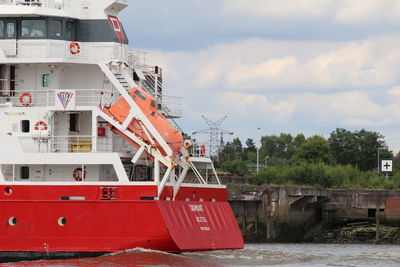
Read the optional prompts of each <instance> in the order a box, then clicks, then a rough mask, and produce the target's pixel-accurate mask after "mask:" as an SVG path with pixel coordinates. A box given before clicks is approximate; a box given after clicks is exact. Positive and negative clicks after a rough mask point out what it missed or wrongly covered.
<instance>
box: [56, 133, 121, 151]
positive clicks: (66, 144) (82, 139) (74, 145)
mask: <svg viewBox="0 0 400 267" xmlns="http://www.w3.org/2000/svg"><path fill="white" fill-rule="evenodd" d="M93 140H95V139H94V137H93V136H91V135H57V136H50V139H49V143H50V144H51V150H50V151H49V152H55V153H57V152H58V153H66V152H70V153H88V152H111V151H112V148H113V144H112V139H111V138H98V139H97V143H96V151H93Z"/></svg>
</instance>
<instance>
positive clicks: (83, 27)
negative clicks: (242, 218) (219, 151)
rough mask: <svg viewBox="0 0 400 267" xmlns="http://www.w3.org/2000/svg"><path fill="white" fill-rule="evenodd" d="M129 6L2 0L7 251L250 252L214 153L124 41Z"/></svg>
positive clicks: (105, 1) (100, 0)
mask: <svg viewBox="0 0 400 267" xmlns="http://www.w3.org/2000/svg"><path fill="white" fill-rule="evenodd" d="M125 7H127V1H126V0H30V1H27V0H0V120H1V124H0V144H1V147H2V149H1V151H0V168H1V172H0V254H1V256H3V259H6V258H7V257H8V258H13V257H18V256H21V257H24V258H25V257H41V256H52V255H55V256H60V255H69V256H72V255H75V254H78V253H79V254H81V253H105V252H114V251H121V250H126V249H131V248H135V247H142V248H149V249H156V250H162V251H168V252H182V251H195V250H214V249H237V248H243V239H242V236H241V233H240V230H239V228H238V225H237V223H236V220H235V217H234V215H233V213H232V210H231V208H230V206H229V203H228V202H227V190H226V187H225V186H224V185H221V183H220V182H219V179H218V176H217V174H216V172H215V169H214V167H213V164H212V161H211V160H210V159H209V158H207V157H204V153H203V152H204V151H203V149H199V144H196V143H194V142H193V141H192V140H190V138H189V137H188V136H186V135H184V134H182V133H181V132H180V131H179V130H177V129H176V127H175V126H173V125H171V124H170V121H169V119H172V118H179V117H181V110H180V99H179V98H177V97H171V96H166V95H164V94H163V90H164V88H163V83H162V81H163V77H162V69H161V68H160V67H157V66H150V65H147V64H146V62H145V52H142V51H138V50H133V49H130V48H129V47H128V38H127V36H126V34H125V32H124V29H123V27H122V25H121V23H120V21H119V19H118V13H119V12H120V11H121V10H123V9H124V8H125ZM202 147H203V146H202ZM188 172H192V173H193V174H194V177H195V179H191V180H188V178H187V174H188ZM4 257H5V258H4Z"/></svg>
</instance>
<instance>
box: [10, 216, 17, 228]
mask: <svg viewBox="0 0 400 267" xmlns="http://www.w3.org/2000/svg"><path fill="white" fill-rule="evenodd" d="M8 224H9V225H12V226H14V225H16V224H17V218H15V217H10V218H9V219H8Z"/></svg>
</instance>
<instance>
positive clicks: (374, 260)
mask: <svg viewBox="0 0 400 267" xmlns="http://www.w3.org/2000/svg"><path fill="white" fill-rule="evenodd" d="M0 266H24V267H25V266H35V267H36V266H54V267H75V266H76V267H82V266H89V267H92V266H93V267H95V266H96V267H97V266H101V267H102V266H104V267H123V266H132V267H134V266H138V267H172V266H188V267H223V266H226V267H227V266H232V267H235V266H237V267H242V266H260V267H261V266H346V267H347V266H348V267H350V266H374V267H377V266H400V246H395V245H347V244H346V245H342V244H248V245H246V246H245V248H244V249H243V250H234V251H210V252H195V253H182V254H169V253H164V252H158V251H151V250H143V249H134V250H130V251H125V252H121V253H115V254H108V255H104V256H101V257H97V258H83V259H68V260H42V261H30V262H17V263H15V262H14V263H3V264H0Z"/></svg>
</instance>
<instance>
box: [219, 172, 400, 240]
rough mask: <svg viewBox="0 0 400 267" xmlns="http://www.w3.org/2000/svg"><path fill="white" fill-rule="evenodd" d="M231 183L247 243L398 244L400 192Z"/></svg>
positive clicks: (231, 202) (238, 216) (242, 178)
mask: <svg viewBox="0 0 400 267" xmlns="http://www.w3.org/2000/svg"><path fill="white" fill-rule="evenodd" d="M224 179H225V178H222V180H223V182H225V181H224ZM239 179H240V181H245V180H246V178H245V177H239ZM227 180H228V181H229V186H228V192H229V202H230V204H231V206H232V209H233V211H234V213H235V216H236V219H237V221H238V224H239V227H240V229H241V231H242V233H243V237H244V239H245V241H246V242H322V243H385V244H400V190H386V189H340V190H338V189H318V188H308V187H294V186H252V185H241V184H236V183H233V182H232V181H233V180H234V179H232V177H228V179H227Z"/></svg>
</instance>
